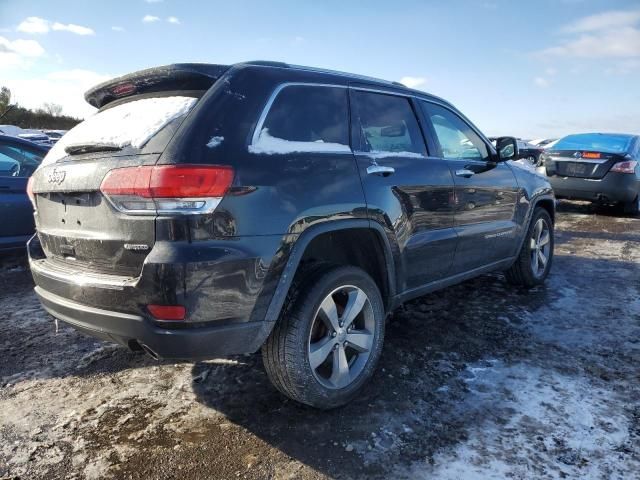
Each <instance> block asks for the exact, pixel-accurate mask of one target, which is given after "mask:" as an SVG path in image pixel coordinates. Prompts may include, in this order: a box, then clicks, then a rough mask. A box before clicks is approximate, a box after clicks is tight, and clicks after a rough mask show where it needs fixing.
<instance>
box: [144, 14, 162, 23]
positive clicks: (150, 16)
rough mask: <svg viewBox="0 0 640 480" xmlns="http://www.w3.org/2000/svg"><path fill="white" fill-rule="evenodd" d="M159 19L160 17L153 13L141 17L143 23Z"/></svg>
mask: <svg viewBox="0 0 640 480" xmlns="http://www.w3.org/2000/svg"><path fill="white" fill-rule="evenodd" d="M159 20H160V17H156V16H155V15H145V16H144V17H142V21H143V22H144V23H153V22H157V21H159Z"/></svg>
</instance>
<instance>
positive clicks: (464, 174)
mask: <svg viewBox="0 0 640 480" xmlns="http://www.w3.org/2000/svg"><path fill="white" fill-rule="evenodd" d="M475 174H476V172H474V171H473V170H469V169H468V168H461V169H460V170H456V176H457V177H464V178H469V177H472V176H474V175H475Z"/></svg>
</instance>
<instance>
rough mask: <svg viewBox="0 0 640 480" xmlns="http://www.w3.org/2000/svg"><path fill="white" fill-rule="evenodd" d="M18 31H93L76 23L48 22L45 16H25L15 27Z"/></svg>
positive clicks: (89, 32)
mask: <svg viewBox="0 0 640 480" xmlns="http://www.w3.org/2000/svg"><path fill="white" fill-rule="evenodd" d="M16 30H18V31H19V32H24V33H40V34H44V33H49V31H50V30H56V31H64V32H71V33H75V34H76V35H94V34H95V32H94V31H93V30H92V29H91V28H89V27H84V26H82V25H76V24H74V23H66V24H65V23H60V22H53V23H52V22H50V21H49V20H47V19H45V18H40V17H27V18H25V19H24V20H23V21H22V22H21V23H20V24H19V25H18V27H17V28H16Z"/></svg>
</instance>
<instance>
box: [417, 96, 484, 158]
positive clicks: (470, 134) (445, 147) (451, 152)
mask: <svg viewBox="0 0 640 480" xmlns="http://www.w3.org/2000/svg"><path fill="white" fill-rule="evenodd" d="M420 103H421V105H422V108H423V110H424V114H425V115H426V116H427V117H428V118H429V119H430V120H431V123H432V124H433V128H434V130H435V132H436V137H438V141H439V142H440V148H441V149H442V156H443V157H444V158H452V159H457V158H469V159H476V160H488V159H489V151H488V149H487V146H486V144H485V143H484V141H483V140H482V139H481V138H480V136H479V135H477V134H476V132H474V131H473V129H472V128H471V127H470V126H469V125H468V124H467V123H466V122H465V121H464V120H462V119H461V118H460V117H459V116H458V115H456V114H455V113H453V112H452V111H451V110H447V109H446V108H444V107H440V106H438V105H435V104H433V103H428V102H420Z"/></svg>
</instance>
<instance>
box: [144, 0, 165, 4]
mask: <svg viewBox="0 0 640 480" xmlns="http://www.w3.org/2000/svg"><path fill="white" fill-rule="evenodd" d="M144 1H145V2H147V3H161V2H162V0H144Z"/></svg>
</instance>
